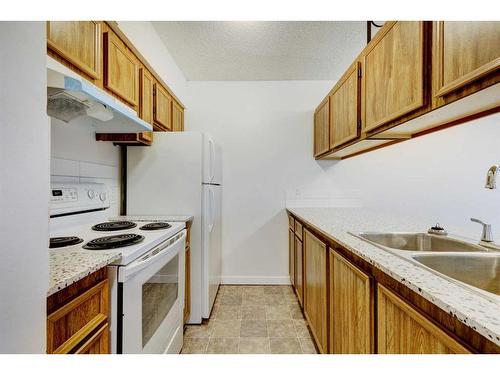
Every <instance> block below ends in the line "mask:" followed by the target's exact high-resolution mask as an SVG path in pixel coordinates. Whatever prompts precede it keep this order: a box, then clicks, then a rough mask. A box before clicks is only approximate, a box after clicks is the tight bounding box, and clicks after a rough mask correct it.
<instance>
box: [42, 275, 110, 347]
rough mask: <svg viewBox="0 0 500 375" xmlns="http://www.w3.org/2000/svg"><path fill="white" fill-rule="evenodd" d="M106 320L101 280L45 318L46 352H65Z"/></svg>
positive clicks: (105, 296)
mask: <svg viewBox="0 0 500 375" xmlns="http://www.w3.org/2000/svg"><path fill="white" fill-rule="evenodd" d="M107 318H108V281H107V280H103V281H101V282H100V283H99V284H97V285H95V286H94V287H92V288H91V289H89V290H87V291H86V292H84V293H83V294H81V295H79V296H78V297H76V298H74V299H73V300H71V301H70V302H68V303H67V304H66V305H64V306H62V307H60V308H59V309H57V310H56V311H54V312H53V313H52V314H50V315H49V316H48V317H47V353H57V354H63V353H69V352H71V351H72V350H73V349H74V348H75V347H76V346H77V345H78V344H80V343H81V342H82V340H84V339H85V338H86V337H87V336H88V335H89V334H90V333H91V332H92V331H94V330H95V329H96V328H98V327H99V326H100V325H102V324H103V323H105V322H106V321H107Z"/></svg>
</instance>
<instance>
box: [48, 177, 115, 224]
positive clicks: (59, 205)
mask: <svg viewBox="0 0 500 375" xmlns="http://www.w3.org/2000/svg"><path fill="white" fill-rule="evenodd" d="M108 197H109V194H108V192H107V187H106V185H105V184H98V183H85V184H79V183H64V182H53V183H51V187H50V199H49V202H50V215H51V216H54V215H64V214H70V213H78V212H85V211H92V210H99V209H106V208H109V205H110V202H109V198H108Z"/></svg>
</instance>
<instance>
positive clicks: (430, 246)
mask: <svg viewBox="0 0 500 375" xmlns="http://www.w3.org/2000/svg"><path fill="white" fill-rule="evenodd" d="M356 236H358V237H360V238H362V239H364V240H366V241H368V242H371V243H373V244H376V245H380V246H383V247H388V248H391V249H394V250H404V251H429V252H438V253H440V252H487V250H486V249H485V248H483V247H481V246H478V245H474V244H471V243H468V242H465V241H461V240H459V239H456V238H451V237H445V236H437V235H431V234H427V233H403V232H401V233H398V232H393V233H383V232H362V233H358V234H356Z"/></svg>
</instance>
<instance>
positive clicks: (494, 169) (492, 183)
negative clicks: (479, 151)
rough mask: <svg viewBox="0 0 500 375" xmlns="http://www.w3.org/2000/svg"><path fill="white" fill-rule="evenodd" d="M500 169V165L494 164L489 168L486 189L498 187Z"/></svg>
mask: <svg viewBox="0 0 500 375" xmlns="http://www.w3.org/2000/svg"><path fill="white" fill-rule="evenodd" d="M499 170H500V166H499V165H492V166H491V167H490V169H488V173H487V174H486V185H484V187H485V188H486V189H496V188H497V174H498V171H499Z"/></svg>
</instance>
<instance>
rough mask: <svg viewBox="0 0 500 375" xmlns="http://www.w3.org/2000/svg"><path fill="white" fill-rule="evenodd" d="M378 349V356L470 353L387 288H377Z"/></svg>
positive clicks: (380, 286)
mask: <svg viewBox="0 0 500 375" xmlns="http://www.w3.org/2000/svg"><path fill="white" fill-rule="evenodd" d="M377 292H378V293H377V294H378V297H377V302H378V303H377V305H378V307H377V331H378V332H377V337H378V340H377V346H378V353H381V354H451V353H461V354H464V353H470V351H469V350H468V349H467V348H465V347H464V346H463V345H461V344H460V343H459V342H458V341H456V340H455V339H454V338H452V337H451V336H450V335H448V334H447V333H446V332H444V331H443V330H442V329H441V328H440V327H439V326H437V325H436V324H435V323H433V322H432V321H430V320H429V319H427V318H426V317H425V316H423V315H422V314H421V313H419V312H418V311H417V310H415V309H414V308H413V307H412V306H410V305H409V304H408V303H406V302H405V301H403V300H402V299H401V298H400V297H398V296H397V295H396V294H394V293H392V292H391V291H389V290H388V289H387V288H385V287H383V286H382V285H379V286H378V288H377Z"/></svg>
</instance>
